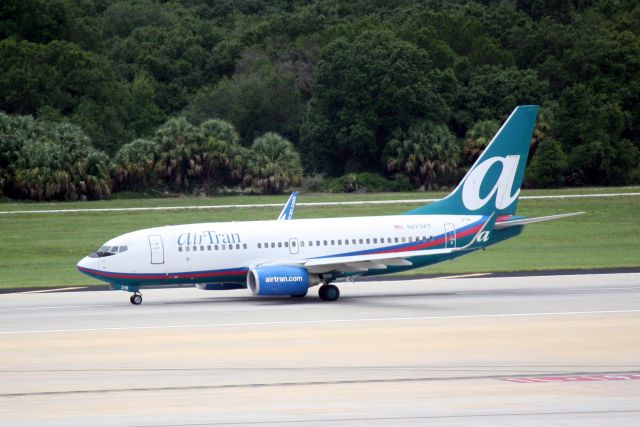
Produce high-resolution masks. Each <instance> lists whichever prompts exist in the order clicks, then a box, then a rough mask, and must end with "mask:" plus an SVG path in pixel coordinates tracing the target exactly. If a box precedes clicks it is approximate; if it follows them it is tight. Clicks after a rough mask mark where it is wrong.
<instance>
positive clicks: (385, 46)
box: [301, 30, 448, 174]
mask: <svg viewBox="0 0 640 427" xmlns="http://www.w3.org/2000/svg"><path fill="white" fill-rule="evenodd" d="M317 76H318V77H317V84H316V88H315V92H314V95H313V97H312V99H311V101H310V104H309V108H308V110H307V114H306V116H305V120H304V123H303V126H302V129H301V147H302V151H303V152H304V153H305V161H306V164H307V168H308V169H309V170H311V171H318V170H326V171H328V172H329V173H330V174H342V173H344V172H345V171H358V170H375V169H376V168H378V167H379V161H380V155H381V154H382V151H383V149H384V145H385V143H386V142H387V141H388V140H389V137H390V136H391V133H392V132H393V131H394V130H395V129H407V128H408V127H409V126H410V125H411V123H413V122H415V121H416V120H420V119H429V120H432V121H434V122H436V123H440V122H443V121H445V120H446V119H447V117H448V109H447V106H446V105H445V103H444V102H443V100H442V98H441V97H440V96H439V95H438V93H437V90H436V81H437V76H438V72H437V71H436V70H435V69H434V68H433V67H432V65H431V62H430V60H429V58H428V56H427V54H426V53H425V52H424V51H422V50H421V49H418V48H417V47H415V46H414V45H412V44H411V43H408V42H405V41H403V40H400V39H398V38H397V37H396V36H395V35H393V33H391V32H389V31H387V30H375V31H373V30H369V31H365V32H363V33H361V34H359V35H358V36H356V37H355V39H354V40H347V39H346V38H344V37H339V38H337V39H336V40H334V41H333V42H332V43H330V44H329V45H327V46H326V47H325V48H324V49H322V51H321V53H320V60H319V63H318V74H317ZM336 158H338V159H340V161H338V162H337V161H335V159H336Z"/></svg>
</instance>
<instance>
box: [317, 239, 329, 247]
mask: <svg viewBox="0 0 640 427" xmlns="http://www.w3.org/2000/svg"><path fill="white" fill-rule="evenodd" d="M324 244H325V245H326V244H327V241H326V240H325V242H324ZM316 246H320V240H316Z"/></svg>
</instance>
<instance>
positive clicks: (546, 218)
mask: <svg viewBox="0 0 640 427" xmlns="http://www.w3.org/2000/svg"><path fill="white" fill-rule="evenodd" d="M583 213H585V212H572V213H566V214H559V215H549V216H539V217H537V218H522V219H514V220H511V221H509V220H507V221H502V222H496V225H495V226H494V227H493V228H495V229H496V230H500V229H503V228H509V227H515V226H516V225H526V224H533V223H535V222H543V221H552V220H554V219H560V218H568V217H570V216H576V215H582V214H583Z"/></svg>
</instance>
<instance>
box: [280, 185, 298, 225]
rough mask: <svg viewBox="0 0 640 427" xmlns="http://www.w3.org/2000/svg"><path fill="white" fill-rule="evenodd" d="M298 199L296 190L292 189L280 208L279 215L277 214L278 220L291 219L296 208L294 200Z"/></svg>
mask: <svg viewBox="0 0 640 427" xmlns="http://www.w3.org/2000/svg"><path fill="white" fill-rule="evenodd" d="M297 201H298V192H297V191H294V192H293V193H291V196H289V200H287V203H286V204H285V205H284V207H283V208H282V211H281V212H280V215H278V220H288V219H293V212H294V211H295V210H296V202H297Z"/></svg>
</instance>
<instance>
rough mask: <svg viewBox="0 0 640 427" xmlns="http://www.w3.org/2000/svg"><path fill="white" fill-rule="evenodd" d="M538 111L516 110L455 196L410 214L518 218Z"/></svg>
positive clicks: (532, 108)
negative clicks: (491, 214) (517, 211)
mask: <svg viewBox="0 0 640 427" xmlns="http://www.w3.org/2000/svg"><path fill="white" fill-rule="evenodd" d="M538 109H539V107H538V106H537V105H524V106H520V107H516V109H515V110H513V112H512V113H511V115H510V116H509V118H508V119H507V121H506V122H504V124H503V125H502V127H501V128H500V130H499V131H498V133H496V135H495V136H494V137H493V139H492V140H491V142H490V143H489V145H488V146H487V148H486V149H485V150H484V151H483V152H482V154H481V155H480V157H479V158H478V160H477V161H476V162H475V163H474V164H473V166H472V167H471V169H469V172H468V173H467V174H466V175H465V177H464V178H463V179H462V181H460V184H458V186H457V187H456V189H455V190H453V192H452V193H451V194H449V195H448V196H447V197H446V198H444V199H442V200H440V201H438V202H435V203H431V204H429V205H425V206H422V207H419V208H417V209H413V210H411V211H409V212H406V214H408V215H424V214H450V215H453V214H475V215H485V214H490V213H493V212H496V213H497V214H500V215H513V214H515V212H516V208H517V207H518V200H519V199H518V197H519V196H520V187H521V186H522V179H523V178H524V169H525V166H526V163H527V155H528V154H529V145H530V144H531V137H532V136H533V129H534V127H535V124H536V116H537V115H538Z"/></svg>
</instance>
